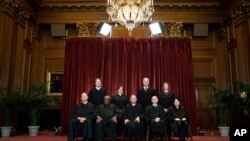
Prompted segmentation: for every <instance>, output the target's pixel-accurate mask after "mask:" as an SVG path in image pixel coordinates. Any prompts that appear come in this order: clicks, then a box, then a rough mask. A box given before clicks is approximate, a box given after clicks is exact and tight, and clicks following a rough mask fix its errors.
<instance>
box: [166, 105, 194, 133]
mask: <svg viewBox="0 0 250 141" xmlns="http://www.w3.org/2000/svg"><path fill="white" fill-rule="evenodd" d="M168 118H169V119H170V121H171V127H172V130H173V131H174V133H175V134H176V135H178V136H179V137H180V138H184V137H185V136H187V135H188V134H189V131H188V122H187V120H188V115H187V113H186V110H185V108H184V107H183V106H180V107H179V108H178V109H177V108H176V107H175V106H171V107H169V112H168ZM175 118H179V119H180V120H181V121H175V120H174V119H175ZM182 118H186V120H184V121H182ZM181 129H183V130H184V134H183V133H181V132H180V130H181Z"/></svg>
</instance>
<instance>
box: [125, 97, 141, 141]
mask: <svg viewBox="0 0 250 141" xmlns="http://www.w3.org/2000/svg"><path fill="white" fill-rule="evenodd" d="M136 102H137V97H136V96H135V95H131V96H130V103H129V104H127V105H126V106H125V112H124V125H125V136H126V137H127V138H128V140H129V141H132V140H133V139H134V140H137V141H143V137H144V131H143V117H144V115H143V114H144V113H143V109H142V107H141V105H140V104H137V103H136Z"/></svg>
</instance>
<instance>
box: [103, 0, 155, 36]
mask: <svg viewBox="0 0 250 141" xmlns="http://www.w3.org/2000/svg"><path fill="white" fill-rule="evenodd" d="M107 4H108V6H107V9H106V11H107V13H108V15H109V19H110V20H111V21H113V22H115V23H116V24H117V23H119V24H121V25H122V26H125V27H126V28H127V29H128V31H129V32H131V31H132V30H133V29H134V28H135V27H137V26H139V25H140V24H141V23H144V22H149V21H151V20H152V15H153V13H154V6H153V5H154V4H153V0H107Z"/></svg>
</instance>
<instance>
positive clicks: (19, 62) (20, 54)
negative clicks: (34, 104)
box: [14, 25, 26, 88]
mask: <svg viewBox="0 0 250 141" xmlns="http://www.w3.org/2000/svg"><path fill="white" fill-rule="evenodd" d="M16 34H17V44H16V55H15V62H14V63H15V72H14V77H15V79H14V84H17V85H18V86H21V88H22V85H23V78H24V65H25V51H26V49H25V48H24V27H22V26H20V25H18V29H17V32H16Z"/></svg>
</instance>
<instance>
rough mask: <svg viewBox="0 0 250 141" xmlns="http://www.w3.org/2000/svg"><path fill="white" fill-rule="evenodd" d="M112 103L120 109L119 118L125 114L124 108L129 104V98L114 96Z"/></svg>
mask: <svg viewBox="0 0 250 141" xmlns="http://www.w3.org/2000/svg"><path fill="white" fill-rule="evenodd" d="M111 103H112V104H114V105H116V106H117V108H119V111H118V114H119V118H121V117H122V115H123V114H124V107H125V106H126V105H127V104H128V103H129V100H128V96H126V95H125V94H122V95H121V96H120V95H118V94H116V95H114V96H112V99H111Z"/></svg>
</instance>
